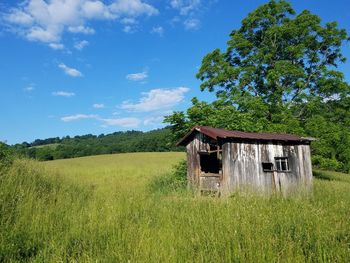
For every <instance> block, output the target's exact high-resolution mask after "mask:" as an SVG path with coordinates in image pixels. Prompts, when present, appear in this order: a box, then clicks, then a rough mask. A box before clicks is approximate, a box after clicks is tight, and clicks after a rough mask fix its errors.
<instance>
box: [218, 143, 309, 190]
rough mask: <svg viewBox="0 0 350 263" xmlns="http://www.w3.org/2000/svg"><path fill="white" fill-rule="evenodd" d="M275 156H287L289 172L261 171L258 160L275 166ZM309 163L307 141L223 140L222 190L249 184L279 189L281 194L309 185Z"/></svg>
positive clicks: (247, 186) (259, 188) (307, 187)
mask: <svg viewBox="0 0 350 263" xmlns="http://www.w3.org/2000/svg"><path fill="white" fill-rule="evenodd" d="M275 157H288V161H289V166H290V170H291V171H290V172H264V171H263V168H262V162H271V163H273V164H274V168H276V166H275V159H274V158H275ZM311 185H312V167H311V158H310V146H309V145H282V144H276V143H275V144H267V143H265V144H264V143H258V142H257V143H224V145H223V181H222V191H223V192H233V191H236V190H242V189H243V190H244V188H251V189H252V190H254V191H261V192H271V191H273V190H275V189H276V188H277V189H280V190H281V192H282V193H283V194H287V193H288V192H290V191H292V190H295V189H299V188H306V189H309V188H311Z"/></svg>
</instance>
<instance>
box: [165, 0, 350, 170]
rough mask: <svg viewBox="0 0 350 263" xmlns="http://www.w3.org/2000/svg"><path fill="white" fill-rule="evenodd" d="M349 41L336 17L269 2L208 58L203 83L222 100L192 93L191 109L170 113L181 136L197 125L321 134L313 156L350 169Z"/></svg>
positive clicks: (317, 160) (330, 165)
mask: <svg viewBox="0 0 350 263" xmlns="http://www.w3.org/2000/svg"><path fill="white" fill-rule="evenodd" d="M348 40H350V38H349V36H348V34H347V32H346V30H344V29H340V28H338V25H337V23H336V22H330V23H326V24H322V23H321V19H320V17H318V16H317V15H314V14H312V13H311V12H310V11H308V10H304V11H302V12H301V13H299V14H297V13H296V12H295V11H294V9H293V8H292V6H291V4H290V3H288V2H286V1H269V2H268V3H266V4H264V5H262V6H260V7H258V8H257V9H256V10H254V11H253V12H251V13H250V14H248V15H247V17H246V18H244V19H243V20H242V23H241V26H240V28H239V29H235V30H233V31H232V32H231V34H230V38H229V41H228V42H227V49H226V50H225V51H221V50H220V49H215V50H214V51H212V52H210V53H209V54H207V55H206V56H205V57H204V58H203V60H202V65H201V67H200V69H199V71H198V73H197V78H198V79H200V80H201V81H202V83H201V85H200V89H201V90H202V91H209V92H215V94H216V98H217V99H216V100H215V101H214V102H212V103H207V102H203V101H199V100H198V99H197V98H193V99H192V106H191V107H190V108H189V109H188V110H187V111H186V112H174V113H173V114H172V115H169V116H167V117H166V119H165V120H166V122H168V123H170V124H171V125H172V129H173V132H174V135H175V137H174V138H175V139H178V138H179V137H181V136H182V135H183V134H184V133H185V132H187V131H188V129H190V128H191V127H193V126H194V125H210V126H214V127H220V128H228V129H236V130H243V131H270V132H271V131H272V132H289V133H296V134H300V135H308V136H314V137H316V138H318V141H316V142H315V143H314V144H313V147H312V150H313V160H314V163H315V164H318V165H320V166H322V167H325V168H334V169H340V170H346V171H349V170H350V151H349V150H347V149H350V97H349V96H350V86H349V84H348V83H347V82H346V81H345V80H344V74H343V73H342V72H340V71H338V70H337V67H338V66H339V64H340V63H344V62H345V61H346V58H345V57H344V56H343V54H342V53H341V47H342V45H343V44H344V43H345V42H347V41H348Z"/></svg>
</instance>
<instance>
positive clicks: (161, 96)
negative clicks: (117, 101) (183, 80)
mask: <svg viewBox="0 0 350 263" xmlns="http://www.w3.org/2000/svg"><path fill="white" fill-rule="evenodd" d="M188 91H189V88H187V87H178V88H174V89H153V90H150V91H149V92H144V93H142V97H141V98H140V100H139V102H137V103H132V102H130V101H124V102H123V103H122V105H121V106H120V107H121V108H122V109H125V110H131V111H141V112H149V111H157V110H164V109H170V108H172V107H174V106H175V105H177V104H179V103H180V102H182V101H183V99H184V97H185V93H186V92H188Z"/></svg>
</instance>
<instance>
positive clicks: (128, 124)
mask: <svg viewBox="0 0 350 263" xmlns="http://www.w3.org/2000/svg"><path fill="white" fill-rule="evenodd" d="M88 119H93V120H97V121H99V122H101V123H102V126H104V127H107V126H119V127H123V128H136V127H138V126H139V125H140V124H141V123H142V120H140V119H139V118H134V117H125V118H101V117H100V116H99V115H96V114H81V113H79V114H74V115H67V116H64V117H61V120H62V121H64V122H73V121H80V120H88Z"/></svg>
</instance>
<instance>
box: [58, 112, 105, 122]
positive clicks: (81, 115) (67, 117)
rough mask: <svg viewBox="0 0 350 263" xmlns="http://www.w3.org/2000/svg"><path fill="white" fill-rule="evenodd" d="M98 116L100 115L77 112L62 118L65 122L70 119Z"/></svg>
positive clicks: (94, 117)
mask: <svg viewBox="0 0 350 263" xmlns="http://www.w3.org/2000/svg"><path fill="white" fill-rule="evenodd" d="M96 118H98V115H94V114H75V115H68V116H64V117H62V118H61V120H62V121H64V122H70V121H77V120H84V119H96Z"/></svg>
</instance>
